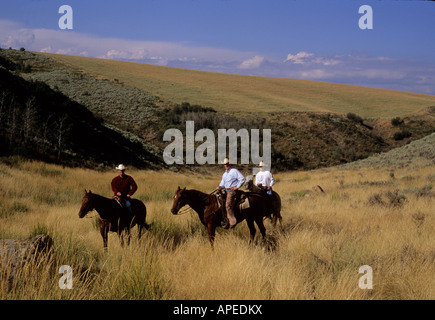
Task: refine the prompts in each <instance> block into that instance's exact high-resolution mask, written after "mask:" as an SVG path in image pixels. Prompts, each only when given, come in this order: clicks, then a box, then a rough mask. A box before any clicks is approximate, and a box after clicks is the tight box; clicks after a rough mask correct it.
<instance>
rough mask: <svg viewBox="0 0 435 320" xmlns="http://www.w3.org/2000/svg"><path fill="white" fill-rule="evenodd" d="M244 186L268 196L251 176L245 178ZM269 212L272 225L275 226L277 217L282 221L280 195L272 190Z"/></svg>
mask: <svg viewBox="0 0 435 320" xmlns="http://www.w3.org/2000/svg"><path fill="white" fill-rule="evenodd" d="M245 188H246V189H248V190H249V191H250V192H256V193H260V194H262V195H263V196H265V197H267V196H268V195H266V194H265V193H266V191H265V190H263V189H262V188H260V187H258V186H256V185H255V184H254V180H253V178H252V176H250V177H247V178H246V181H245ZM269 212H271V214H272V217H270V218H271V220H272V226H273V227H274V228H275V227H276V222H277V220H278V219H279V222H280V223H282V216H281V197H280V196H279V194H278V193H277V192H276V191H274V190H272V205H271V207H270V208H269Z"/></svg>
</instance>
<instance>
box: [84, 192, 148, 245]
mask: <svg viewBox="0 0 435 320" xmlns="http://www.w3.org/2000/svg"><path fill="white" fill-rule="evenodd" d="M131 205H132V210H133V213H134V215H133V216H132V215H131V214H130V213H129V212H128V210H127V209H125V208H123V207H121V206H120V205H119V203H117V202H116V200H114V199H109V198H105V197H103V196H100V195H98V194H96V193H92V191H91V190H89V192H87V191H86V190H85V195H84V197H83V199H82V206H81V207H80V211H79V218H80V219H81V218H83V217H85V216H86V214H88V212H90V211H92V210H94V209H95V210H96V211H97V212H98V215H99V217H98V222H99V223H100V233H101V236H102V237H103V244H104V249H105V250H107V240H108V233H109V231H111V232H116V233H118V236H119V239H120V241H121V245H122V246H124V237H123V234H122V233H123V231H125V232H126V233H127V244H130V229H131V228H132V227H134V226H135V225H136V224H137V225H138V227H139V235H138V238H139V239H140V237H141V235H142V229H143V228H145V229H148V228H149V227H150V226H149V225H148V224H147V223H146V222H145V219H146V215H147V210H146V207H145V205H144V203H143V202H142V201H140V200H138V199H131Z"/></svg>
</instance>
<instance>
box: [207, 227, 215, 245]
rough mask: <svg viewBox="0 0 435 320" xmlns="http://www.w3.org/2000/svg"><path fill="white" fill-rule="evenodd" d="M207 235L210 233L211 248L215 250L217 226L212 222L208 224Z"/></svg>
mask: <svg viewBox="0 0 435 320" xmlns="http://www.w3.org/2000/svg"><path fill="white" fill-rule="evenodd" d="M207 233H208V240H209V241H210V245H211V248H212V249H214V246H213V244H214V237H215V235H216V226H215V225H214V224H213V223H212V222H209V223H208V224H207Z"/></svg>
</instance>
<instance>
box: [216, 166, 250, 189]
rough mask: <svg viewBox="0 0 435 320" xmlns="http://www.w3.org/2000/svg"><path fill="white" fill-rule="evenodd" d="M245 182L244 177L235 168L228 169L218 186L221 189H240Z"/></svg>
mask: <svg viewBox="0 0 435 320" xmlns="http://www.w3.org/2000/svg"><path fill="white" fill-rule="evenodd" d="M243 182H245V177H244V176H243V175H242V174H241V173H240V171H239V170H237V169H235V168H230V169H228V170H226V171H225V172H224V174H223V175H222V181H221V183H220V184H219V186H220V187H221V188H226V189H230V188H232V187H237V188H240V187H241V186H242V184H243Z"/></svg>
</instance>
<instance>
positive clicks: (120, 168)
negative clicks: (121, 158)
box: [115, 163, 126, 170]
mask: <svg viewBox="0 0 435 320" xmlns="http://www.w3.org/2000/svg"><path fill="white" fill-rule="evenodd" d="M115 169H116V170H125V169H126V167H125V166H124V165H123V164H122V163H121V164H120V165H119V166H117V167H116V168H115Z"/></svg>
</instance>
